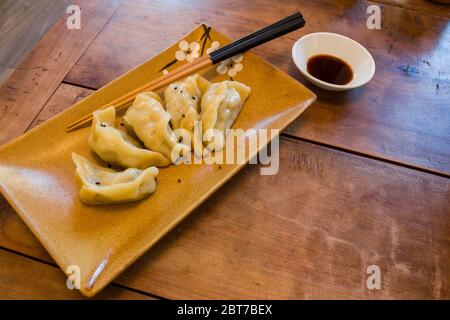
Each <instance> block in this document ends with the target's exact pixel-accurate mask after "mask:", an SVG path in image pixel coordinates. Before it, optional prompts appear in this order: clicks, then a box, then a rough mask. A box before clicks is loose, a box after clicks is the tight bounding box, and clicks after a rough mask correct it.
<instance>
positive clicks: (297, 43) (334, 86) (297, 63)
mask: <svg viewBox="0 0 450 320" xmlns="http://www.w3.org/2000/svg"><path fill="white" fill-rule="evenodd" d="M323 35H331V36H333V37H337V38H341V39H343V40H345V41H349V42H351V43H353V44H354V45H356V46H357V47H359V48H361V49H362V51H363V52H364V53H365V54H366V56H367V57H368V59H369V61H370V64H371V68H370V70H369V72H368V77H367V79H366V80H365V81H362V82H360V83H355V84H351V83H352V81H351V82H350V83H349V84H344V85H340V84H333V83H329V82H325V81H322V80H320V79H318V78H316V77H314V76H312V75H311V74H309V72H308V71H307V70H303V68H302V67H301V61H298V58H297V57H296V55H295V53H296V51H297V48H298V47H299V46H300V45H301V42H302V41H304V40H305V39H306V38H310V37H314V36H319V37H320V36H323ZM291 54H292V60H294V64H295V66H296V67H297V69H298V70H300V72H301V73H302V74H303V75H304V76H305V77H306V78H307V79H308V80H309V81H311V82H313V83H314V82H316V83H319V84H321V85H322V86H325V87H329V88H332V89H337V90H345V89H354V88H358V87H360V86H363V85H365V84H366V83H368V82H369V81H370V80H372V78H373V76H374V75H375V70H376V65H375V60H374V59H373V57H372V55H371V54H370V52H369V50H367V48H366V47H364V46H363V45H362V44H360V43H359V42H358V41H356V40H353V39H352V38H349V37H347V36H344V35H342V34H338V33H333V32H313V33H308V34H305V35H304V36H302V37H300V38H299V39H297V41H295V43H294V45H293V46H292V51H291ZM346 61H347V60H346Z"/></svg>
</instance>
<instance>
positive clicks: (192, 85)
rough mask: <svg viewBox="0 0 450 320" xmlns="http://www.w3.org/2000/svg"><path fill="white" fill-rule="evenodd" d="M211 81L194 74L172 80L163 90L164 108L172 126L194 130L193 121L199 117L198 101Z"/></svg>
mask: <svg viewBox="0 0 450 320" xmlns="http://www.w3.org/2000/svg"><path fill="white" fill-rule="evenodd" d="M210 84H211V83H210V82H209V81H208V80H206V79H205V78H203V77H202V76H200V75H199V74H194V75H192V76H189V77H187V78H186V79H184V80H183V81H180V82H174V83H172V84H170V85H169V86H167V88H166V89H165V90H164V100H165V102H166V110H167V112H169V114H170V116H171V119H170V123H171V124H172V128H174V129H178V128H183V129H186V130H188V131H189V132H193V130H194V122H195V121H198V120H199V118H200V101H201V97H202V95H203V93H204V92H205V91H206V89H207V88H208V86H209V85H210Z"/></svg>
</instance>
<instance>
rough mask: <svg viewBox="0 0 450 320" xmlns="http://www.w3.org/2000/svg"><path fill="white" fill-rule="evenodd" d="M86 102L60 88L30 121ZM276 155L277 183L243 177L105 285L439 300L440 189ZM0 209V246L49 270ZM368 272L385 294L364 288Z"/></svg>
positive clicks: (80, 91)
mask: <svg viewBox="0 0 450 320" xmlns="http://www.w3.org/2000/svg"><path fill="white" fill-rule="evenodd" d="M87 94H89V90H87V89H84V88H80V87H75V86H70V85H67V84H62V85H61V86H60V87H59V88H58V90H57V91H56V92H55V94H54V95H53V97H52V98H51V99H50V101H49V102H48V103H47V105H46V106H45V108H44V109H43V110H42V112H41V113H40V114H39V115H38V117H37V119H39V120H37V121H38V122H39V121H45V120H46V119H47V118H48V117H50V116H52V115H53V114H54V113H55V112H60V111H61V110H63V109H64V108H66V107H68V106H70V105H71V104H72V103H74V102H75V101H76V100H78V99H80V98H81V97H83V96H85V95H87ZM280 148H281V155H280V157H281V160H280V171H279V173H278V174H277V175H275V176H271V177H269V176H260V175H259V167H258V166H254V165H252V166H248V167H247V168H246V169H244V170H243V172H241V173H240V174H238V175H237V176H236V177H235V178H234V179H232V180H231V181H230V182H229V183H227V184H226V185H225V186H224V187H222V188H221V189H220V190H219V191H218V192H217V193H216V194H215V195H213V196H212V197H211V198H210V199H209V200H207V201H206V202H205V204H204V205H202V206H201V207H200V208H199V209H198V210H196V211H195V212H194V213H192V215H191V216H190V217H189V218H188V219H187V220H186V221H185V222H183V223H182V224H181V225H180V226H179V227H178V228H176V229H175V230H174V231H173V232H171V233H170V234H169V235H168V236H167V237H165V238H164V239H163V240H162V241H161V242H160V243H158V244H157V245H156V246H155V247H154V248H153V249H152V250H150V252H148V253H147V254H145V255H144V256H143V257H142V258H140V259H139V260H138V262H137V263H135V264H134V265H133V266H131V267H130V268H129V269H128V270H127V271H125V272H124V273H123V274H122V275H121V276H120V277H119V278H118V279H116V280H115V281H114V283H118V284H120V285H123V286H126V287H129V288H133V289H138V290H142V291H145V292H149V293H151V294H155V295H157V296H162V297H167V298H386V299H392V298H408V299H412V298H449V297H450V283H449V280H448V279H449V278H448V275H449V274H450V261H449V259H450V257H449V255H448V254H447V253H448V247H449V245H450V210H449V207H450V180H449V179H446V178H443V177H438V176H435V175H431V174H427V173H423V172H418V171H415V170H410V169H407V168H403V167H398V166H395V165H391V164H386V163H383V162H379V161H375V160H371V159H366V158H363V157H358V156H355V155H351V154H347V153H344V152H339V151H335V150H330V149H328V148H324V147H320V146H316V145H313V144H310V143H305V142H302V141H298V140H296V139H289V138H283V139H282V142H281V147H280ZM281 190H282V192H281ZM0 204H1V210H0V211H1V213H2V214H1V217H2V219H1V220H0V221H1V224H0V228H1V231H2V232H0V246H1V247H4V248H8V249H10V250H14V251H18V252H23V253H26V254H27V255H30V256H33V257H36V258H39V259H42V260H45V261H49V262H50V261H51V259H50V258H49V257H48V255H47V254H46V252H45V250H44V249H43V248H42V247H41V245H40V244H39V243H38V242H37V240H36V239H35V238H34V236H33V235H32V234H31V232H30V231H29V230H28V229H27V228H26V226H25V224H24V223H22V221H21V220H20V219H19V218H18V216H17V215H16V214H15V213H14V211H13V210H12V209H11V208H10V207H9V205H8V204H7V203H6V202H5V200H4V199H3V198H2V200H1V201H0ZM372 264H377V265H379V266H380V268H381V270H382V275H383V278H382V279H383V280H382V283H383V288H384V290H380V291H377V290H374V291H371V290H368V289H367V288H366V283H365V281H366V278H367V273H366V268H367V267H368V266H370V265H372Z"/></svg>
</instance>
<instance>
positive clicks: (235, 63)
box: [216, 54, 244, 77]
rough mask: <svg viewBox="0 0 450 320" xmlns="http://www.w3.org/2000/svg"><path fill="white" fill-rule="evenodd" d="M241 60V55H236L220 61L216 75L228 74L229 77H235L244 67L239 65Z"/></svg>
mask: <svg viewBox="0 0 450 320" xmlns="http://www.w3.org/2000/svg"><path fill="white" fill-rule="evenodd" d="M242 59H243V56H242V54H238V55H235V56H234V57H231V58H229V59H226V60H224V61H222V62H221V63H220V64H219V66H218V67H217V69H216V71H217V73H218V74H228V76H229V77H235V76H236V74H237V73H238V72H239V71H241V70H242V69H244V66H243V65H242V63H241V61H242Z"/></svg>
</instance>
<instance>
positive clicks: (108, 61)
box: [65, 0, 450, 176]
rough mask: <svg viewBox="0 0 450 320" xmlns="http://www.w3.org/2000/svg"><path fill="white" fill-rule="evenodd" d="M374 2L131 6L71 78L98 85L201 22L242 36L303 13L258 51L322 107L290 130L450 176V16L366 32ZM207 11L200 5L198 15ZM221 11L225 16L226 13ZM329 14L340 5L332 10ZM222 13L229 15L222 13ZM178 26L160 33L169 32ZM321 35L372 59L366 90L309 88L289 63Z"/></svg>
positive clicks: (389, 10)
mask: <svg viewBox="0 0 450 320" xmlns="http://www.w3.org/2000/svg"><path fill="white" fill-rule="evenodd" d="M370 4H372V2H367V1H339V2H336V1H324V0H322V1H302V2H298V1H283V3H282V4H281V3H278V2H273V1H270V0H263V1H258V6H261V7H262V8H264V7H267V8H269V7H270V8H271V10H268V11H263V12H258V14H256V13H253V14H252V12H254V10H253V9H252V8H254V7H255V5H256V2H255V1H245V2H242V1H238V0H228V1H221V2H220V6H219V4H218V3H217V2H214V1H207V2H204V1H199V0H197V1H195V0H194V1H187V0H186V1H183V0H180V1H176V7H174V4H173V3H172V2H170V1H151V2H147V1H133V2H132V3H129V2H127V3H124V5H123V6H121V7H120V8H119V9H118V11H117V12H116V14H115V15H114V16H113V17H112V18H111V20H110V21H109V22H108V23H107V25H106V26H105V29H104V30H103V32H102V33H101V34H100V35H99V36H98V37H97V38H96V39H95V41H94V42H93V43H92V45H91V46H90V47H89V48H88V50H86V52H85V53H84V54H83V56H82V57H81V59H80V60H79V61H78V62H77V64H76V65H75V66H74V68H73V69H72V70H71V72H70V73H69V74H68V76H67V77H66V79H65V80H66V81H68V82H70V83H73V84H77V85H82V86H86V87H91V88H94V89H96V88H99V87H101V86H103V85H105V84H106V83H108V82H110V81H111V80H113V79H114V78H116V77H117V76H119V75H120V74H122V73H124V72H126V71H127V70H129V69H130V68H132V67H134V66H136V65H138V64H140V63H142V62H143V61H145V60H146V59H148V58H149V57H151V56H152V55H154V54H156V53H158V52H159V51H161V50H162V49H164V48H166V47H167V46H169V45H171V44H173V42H174V41H177V40H178V39H179V38H180V37H182V36H183V34H185V33H186V32H187V31H188V30H190V29H192V28H193V26H195V25H196V24H198V23H206V24H210V25H212V26H214V27H215V28H217V29H219V30H221V31H223V32H224V33H225V34H228V35H230V36H232V37H234V38H238V37H240V36H243V35H245V34H247V33H249V32H251V31H253V30H255V29H257V28H259V27H261V26H263V25H266V24H268V23H270V22H272V21H274V20H276V19H279V18H282V17H283V16H285V15H288V14H289V13H292V12H294V11H295V10H301V12H302V13H303V14H304V15H305V18H306V21H307V24H306V26H305V27H304V28H303V29H301V30H299V31H296V32H293V33H292V34H289V35H287V36H285V37H282V38H281V39H277V40H275V41H273V42H271V43H269V44H266V45H263V46H261V47H260V48H257V49H256V50H255V51H256V52H257V53H259V54H261V55H262V56H263V57H265V58H266V59H267V60H268V61H270V62H272V63H274V64H275V65H276V66H278V67H280V68H281V69H282V70H284V71H286V72H287V73H289V74H290V75H291V76H293V77H295V78H296V79H298V80H299V81H301V82H303V83H304V84H305V85H307V86H308V87H309V88H310V89H312V90H313V91H314V92H315V93H316V94H317V96H318V101H317V102H316V103H315V104H314V105H313V106H312V107H311V108H309V109H308V111H307V112H306V113H305V114H304V115H303V116H302V117H301V118H299V119H298V120H297V121H296V122H295V123H294V124H293V125H292V126H291V127H290V128H289V129H288V130H287V131H286V132H287V133H289V134H291V135H293V136H296V137H301V138H303V139H307V140H310V141H315V142H320V143H323V144H326V145H330V146H336V147H339V148H342V149H345V150H351V151H353V152H356V153H360V154H366V155H370V156H373V157H376V158H382V159H388V160H390V161H393V162H397V163H404V164H406V165H410V166H414V167H417V168H421V169H424V170H429V171H431V172H436V173H440V174H443V175H445V176H450V112H449V111H448V110H449V109H448V106H449V99H450V79H449V74H448V73H449V72H448V70H450V59H443V57H444V56H446V55H448V52H450V28H449V27H448V23H449V20H448V19H445V18H440V17H436V16H432V15H423V14H421V13H419V12H417V11H414V10H409V9H408V10H407V9H402V8H399V7H396V6H395V7H392V6H386V5H383V6H382V29H381V30H369V29H367V27H366V19H367V17H368V15H367V13H366V9H367V6H368V5H370ZM200 8H201V9H200ZM218 8H220V10H219V9H218ZM330 8H333V9H332V10H331V9H330ZM222 12H227V14H226V15H223V14H222ZM168 20H170V21H171V23H170V27H169V28H164V31H163V32H162V31H161V26H164V25H167V21H168ZM317 31H329V32H337V33H340V34H344V35H346V36H349V37H351V38H353V39H355V40H357V41H359V42H360V43H362V44H363V45H364V46H366V47H367V48H368V49H369V51H370V52H371V53H372V55H373V56H374V59H375V62H376V65H377V71H376V74H375V77H374V79H373V80H372V81H371V82H370V83H369V84H368V85H366V86H365V87H362V88H358V89H356V90H352V91H348V92H327V91H325V90H322V89H319V88H317V87H315V86H313V85H311V84H309V83H307V82H306V81H305V80H304V79H303V78H302V76H301V75H300V73H299V71H298V70H297V69H296V67H295V65H294V63H293V61H292V58H291V47H292V45H293V43H294V42H295V40H296V39H298V38H299V37H300V36H302V35H304V34H306V33H311V32H317Z"/></svg>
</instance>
